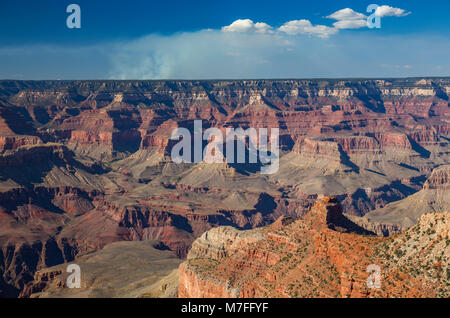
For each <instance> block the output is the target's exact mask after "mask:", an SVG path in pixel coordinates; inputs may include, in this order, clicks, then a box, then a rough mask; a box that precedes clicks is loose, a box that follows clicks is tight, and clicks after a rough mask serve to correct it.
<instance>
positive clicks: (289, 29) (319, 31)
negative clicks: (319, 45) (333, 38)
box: [278, 19, 338, 38]
mask: <svg viewBox="0 0 450 318" xmlns="http://www.w3.org/2000/svg"><path fill="white" fill-rule="evenodd" d="M278 30H279V31H281V32H284V33H287V34H290V35H296V34H308V35H315V36H318V37H320V38H328V37H329V36H330V35H332V34H336V33H337V32H338V30H336V29H335V28H332V27H328V26H326V25H313V24H312V23H311V22H310V21H309V20H304V19H303V20H293V21H289V22H286V23H285V24H283V25H282V26H281V27H279V29H278Z"/></svg>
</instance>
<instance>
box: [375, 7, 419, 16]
mask: <svg viewBox="0 0 450 318" xmlns="http://www.w3.org/2000/svg"><path fill="white" fill-rule="evenodd" d="M409 14H411V12H407V11H406V10H404V9H400V8H393V7H390V6H387V5H383V6H379V7H378V8H377V10H376V11H375V15H377V16H379V17H405V16H407V15H409Z"/></svg>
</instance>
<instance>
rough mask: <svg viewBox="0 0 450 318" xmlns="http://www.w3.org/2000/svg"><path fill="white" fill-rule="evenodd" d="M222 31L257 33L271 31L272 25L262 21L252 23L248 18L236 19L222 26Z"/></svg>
mask: <svg viewBox="0 0 450 318" xmlns="http://www.w3.org/2000/svg"><path fill="white" fill-rule="evenodd" d="M222 31H224V32H241V33H246V32H258V33H271V32H273V31H272V27H271V26H270V25H268V24H267V23H264V22H256V23H254V22H253V21H252V20H250V19H238V20H236V21H234V22H233V23H231V24H230V25H227V26H224V27H222Z"/></svg>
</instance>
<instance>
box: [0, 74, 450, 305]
mask: <svg viewBox="0 0 450 318" xmlns="http://www.w3.org/2000/svg"><path fill="white" fill-rule="evenodd" d="M448 94H450V80H449V79H448V78H433V79H392V80H246V81H0V152H1V156H0V220H1V222H0V295H2V296H9V297H15V296H18V295H19V294H20V293H21V291H23V290H24V288H25V286H27V285H28V284H32V283H33V279H34V274H35V273H36V272H39V271H40V270H44V269H46V268H49V267H53V266H57V265H59V264H62V263H65V262H72V261H74V260H76V259H79V258H81V257H83V256H84V255H87V254H89V253H92V252H97V251H100V250H102V249H103V247H105V246H109V245H110V244H112V243H114V242H118V241H145V240H150V241H153V240H157V241H160V242H162V244H163V245H164V246H165V247H167V248H169V249H170V250H172V251H173V252H174V253H175V254H176V255H177V256H178V257H181V258H186V256H187V254H188V252H189V250H190V248H191V245H192V243H193V242H194V240H195V239H196V238H198V237H200V236H201V235H202V234H203V233H205V231H207V230H210V229H211V228H214V227H217V226H231V227H233V228H235V229H238V230H242V229H251V228H255V227H261V226H266V225H268V224H271V223H273V222H274V221H275V220H277V219H278V218H279V217H281V216H285V217H293V218H299V217H302V216H303V215H305V214H306V213H307V212H308V209H309V208H310V207H311V206H312V205H313V203H314V202H315V201H316V199H317V197H318V195H319V194H326V195H332V196H336V197H337V198H338V200H339V201H340V202H341V204H342V208H343V211H344V213H345V215H347V216H348V218H350V219H351V220H352V222H354V223H356V224H359V225H360V226H361V227H364V228H365V229H366V230H369V231H371V232H376V233H377V234H380V235H388V234H392V233H398V232H401V231H404V230H406V229H407V228H409V227H411V226H413V225H414V224H415V223H416V222H417V220H418V219H419V218H420V216H421V215H422V214H423V213H428V212H445V211H448V210H449V201H448V187H449V178H448V175H449V168H448V167H449V166H448V164H449V154H450V145H449V144H450V109H449V99H448ZM195 119H202V120H203V125H204V127H217V128H219V129H221V130H225V128H227V127H242V128H248V127H254V128H271V127H278V128H279V129H280V145H281V150H282V157H281V160H280V169H279V171H278V172H277V173H276V174H274V175H270V176H262V175H260V174H259V173H256V171H259V168H260V167H258V166H252V165H246V166H240V165H232V164H226V163H224V164H211V165H209V164H205V163H199V164H184V165H177V164H174V163H173V162H171V160H170V150H171V148H172V147H173V145H174V141H172V140H169V138H170V135H171V132H172V130H173V129H174V128H177V127H186V128H191V125H192V124H193V121H194V120H195ZM220 231H222V230H220ZM227 231H229V233H228V234H226V235H235V234H233V233H234V232H233V230H227ZM236 235H237V234H236ZM238 236H239V237H240V234H239V235H238ZM236 244H238V243H236ZM239 244H240V243H239ZM192 253H194V252H192ZM217 253H219V254H220V253H221V252H220V250H218V251H217ZM261 257H262V256H261Z"/></svg>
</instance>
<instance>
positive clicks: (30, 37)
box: [0, 0, 450, 80]
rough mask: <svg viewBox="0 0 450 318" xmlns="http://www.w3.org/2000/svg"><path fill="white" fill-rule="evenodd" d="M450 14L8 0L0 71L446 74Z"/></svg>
mask: <svg viewBox="0 0 450 318" xmlns="http://www.w3.org/2000/svg"><path fill="white" fill-rule="evenodd" d="M70 4H77V5H78V6H79V8H80V10H81V13H80V19H79V21H80V28H68V26H67V19H68V17H69V16H70V15H71V14H72V13H73V12H72V11H70V12H69V13H68V12H66V9H67V7H68V6H69V5H70ZM370 4H376V5H378V8H377V9H374V10H372V11H370V12H368V11H367V7H368V6H369V5H370ZM449 13H450V2H449V1H448V0H441V1H439V0H434V1H433V0H429V1H423V0H420V1H419V0H392V1H390V0H370V1H365V0H345V1H336V0H334V1H332V0H315V1H302V0H295V1H291V0H277V1H269V0H258V1H254V0H245V1H243V0H240V1H237V0H227V1H223V0H220V1H218V0H208V1H204V0H197V1H196V0H191V1H186V0H184V1H182V0H171V1H161V0H159V1H153V0H127V1H112V0H109V1H102V0H69V1H66V0H53V1H51V0H39V1H29V0H0V30H2V31H0V79H20V80H26V79H246V78H248V79H249V78H252V79H253V78H330V77H331V78H350V77H358V78H361V77H363V78H374V77H377V78H381V77H421V76H449V75H450V59H449V58H448V57H449V56H450V19H449V17H448V16H449ZM368 18H369V20H370V21H371V22H374V21H376V20H379V21H380V23H381V25H380V28H369V27H368V23H367V21H368ZM71 21H75V20H71ZM77 21H78V20H77ZM372 24H373V23H372Z"/></svg>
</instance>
